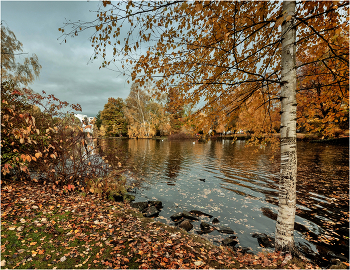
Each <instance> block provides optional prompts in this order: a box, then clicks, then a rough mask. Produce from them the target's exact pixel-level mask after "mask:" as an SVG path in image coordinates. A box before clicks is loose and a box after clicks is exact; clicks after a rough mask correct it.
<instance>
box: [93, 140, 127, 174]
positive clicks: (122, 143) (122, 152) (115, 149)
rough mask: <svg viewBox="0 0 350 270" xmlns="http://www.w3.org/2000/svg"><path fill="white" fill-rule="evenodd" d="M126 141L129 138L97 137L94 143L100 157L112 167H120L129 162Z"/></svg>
mask: <svg viewBox="0 0 350 270" xmlns="http://www.w3.org/2000/svg"><path fill="white" fill-rule="evenodd" d="M128 143H129V140H124V139H98V140H97V142H96V145H97V149H98V153H99V154H100V156H101V157H104V158H105V159H106V160H107V161H108V163H109V164H110V165H112V166H113V167H114V168H120V166H122V167H125V165H126V164H127V163H128V162H130V159H129V157H130V153H129V151H128V150H129V149H128Z"/></svg>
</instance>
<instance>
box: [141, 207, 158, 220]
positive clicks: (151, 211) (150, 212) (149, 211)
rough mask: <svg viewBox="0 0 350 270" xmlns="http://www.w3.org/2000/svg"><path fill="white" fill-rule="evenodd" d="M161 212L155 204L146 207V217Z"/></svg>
mask: <svg viewBox="0 0 350 270" xmlns="http://www.w3.org/2000/svg"><path fill="white" fill-rule="evenodd" d="M158 214H159V211H158V209H157V208H156V207H155V206H150V207H148V208H147V209H146V211H145V212H144V214H143V215H144V216H145V217H155V216H157V215H158Z"/></svg>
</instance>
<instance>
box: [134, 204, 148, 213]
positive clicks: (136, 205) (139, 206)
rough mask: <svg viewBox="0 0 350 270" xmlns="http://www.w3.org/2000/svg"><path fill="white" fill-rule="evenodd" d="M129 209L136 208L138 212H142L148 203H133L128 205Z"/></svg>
mask: <svg viewBox="0 0 350 270" xmlns="http://www.w3.org/2000/svg"><path fill="white" fill-rule="evenodd" d="M130 206H131V207H133V208H137V209H138V210H139V211H140V212H143V211H144V210H146V209H147V207H148V203H147V202H135V203H131V204H130Z"/></svg>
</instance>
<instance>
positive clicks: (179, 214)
mask: <svg viewBox="0 0 350 270" xmlns="http://www.w3.org/2000/svg"><path fill="white" fill-rule="evenodd" d="M170 218H171V220H172V221H176V220H179V219H180V218H182V213H181V212H179V213H176V214H173V215H171V216H170Z"/></svg>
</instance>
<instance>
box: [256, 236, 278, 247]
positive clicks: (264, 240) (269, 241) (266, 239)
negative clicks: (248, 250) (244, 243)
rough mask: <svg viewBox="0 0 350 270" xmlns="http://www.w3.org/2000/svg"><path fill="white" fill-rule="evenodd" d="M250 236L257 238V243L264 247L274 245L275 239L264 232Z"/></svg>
mask: <svg viewBox="0 0 350 270" xmlns="http://www.w3.org/2000/svg"><path fill="white" fill-rule="evenodd" d="M252 237H254V238H258V243H259V245H260V246H261V247H265V248H269V247H271V248H274V247H275V239H274V238H272V237H271V236H268V235H266V234H265V233H254V234H253V235H252Z"/></svg>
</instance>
